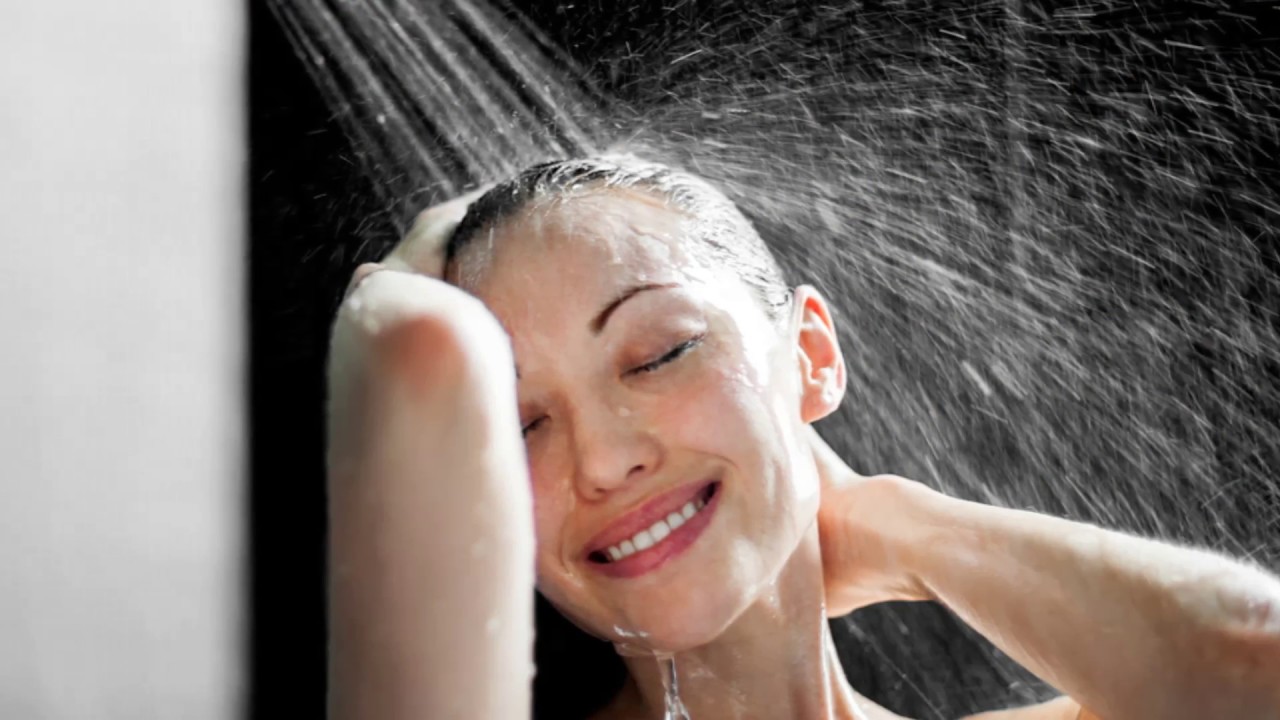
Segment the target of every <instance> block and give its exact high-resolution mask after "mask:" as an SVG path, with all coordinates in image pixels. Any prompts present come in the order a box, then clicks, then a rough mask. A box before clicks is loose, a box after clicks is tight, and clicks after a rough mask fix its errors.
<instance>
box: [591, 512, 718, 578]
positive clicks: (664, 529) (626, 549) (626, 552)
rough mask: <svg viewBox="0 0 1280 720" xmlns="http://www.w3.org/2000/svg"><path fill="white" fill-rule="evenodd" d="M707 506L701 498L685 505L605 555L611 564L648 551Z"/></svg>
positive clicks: (611, 548)
mask: <svg viewBox="0 0 1280 720" xmlns="http://www.w3.org/2000/svg"><path fill="white" fill-rule="evenodd" d="M706 506H707V502H706V501H705V500H703V499H702V498H700V497H699V498H696V499H694V500H690V501H689V502H687V503H685V504H684V507H682V508H680V509H679V510H677V511H675V512H673V513H671V514H669V515H667V516H666V517H665V518H663V519H662V520H659V521H658V522H656V523H654V524H653V525H650V526H649V527H648V528H646V529H644V530H641V531H640V532H638V533H636V534H635V536H633V537H632V538H631V539H630V540H623V541H622V542H621V543H619V544H617V545H613V546H611V547H609V548H608V549H607V550H605V554H606V555H608V556H609V561H610V562H617V561H619V560H621V559H623V558H625V557H628V556H630V555H634V554H635V553H637V552H639V551H641V550H648V549H649V548H651V547H653V546H654V545H656V544H658V543H660V542H662V541H663V540H665V539H666V537H667V536H668V535H670V534H671V532H672V531H673V530H675V529H676V528H678V527H680V526H681V525H684V524H685V522H687V521H688V520H689V518H691V517H693V516H694V514H696V513H697V512H698V511H699V510H701V509H702V508H704V507H706Z"/></svg>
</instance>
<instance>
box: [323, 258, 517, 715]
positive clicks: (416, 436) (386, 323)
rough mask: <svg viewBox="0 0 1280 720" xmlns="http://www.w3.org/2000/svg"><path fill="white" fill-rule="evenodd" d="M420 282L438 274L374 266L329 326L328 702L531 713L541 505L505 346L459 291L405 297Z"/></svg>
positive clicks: (399, 710) (362, 708)
mask: <svg viewBox="0 0 1280 720" xmlns="http://www.w3.org/2000/svg"><path fill="white" fill-rule="evenodd" d="M388 281H389V282H388ZM415 286H418V289H426V290H428V291H430V290H433V289H438V288H436V287H435V286H432V285H430V282H429V281H426V280H425V279H420V278H419V279H413V278H407V277H402V276H396V275H390V276H383V277H380V278H377V282H374V281H373V279H372V278H371V279H370V281H369V286H368V287H362V288H361V289H360V291H358V294H357V297H356V300H357V301H358V302H357V303H356V306H357V310H358V311H359V312H358V313H357V315H359V317H351V316H344V317H341V318H340V319H339V325H338V327H337V328H336V331H335V339H334V345H335V347H334V349H333V360H334V364H335V367H334V377H333V379H332V388H331V408H330V412H331V418H330V449H329V450H330V461H329V474H330V477H329V507H330V594H329V608H330V645H329V654H330V715H331V717H333V718H335V720H354V719H357V718H373V717H376V718H388V719H391V720H395V719H396V718H405V719H408V718H423V717H431V718H467V719H468V720H472V719H474V720H481V719H484V720H489V719H493V720H497V719H499V718H502V719H506V718H518V717H528V713H529V683H528V680H529V669H530V662H531V659H532V653H531V647H532V585H533V578H532V568H533V558H532V527H531V525H532V511H531V508H530V507H529V498H528V496H527V493H524V494H522V493H520V492H519V490H522V489H525V488H527V482H526V481H523V480H521V478H522V477H523V476H524V474H525V473H526V470H525V467H524V459H523V454H522V451H521V448H520V445H519V433H518V423H517V421H516V419H515V417H514V399H513V398H511V397H502V396H503V394H504V393H506V394H508V395H509V394H511V389H510V388H506V387H504V385H503V381H504V379H510V378H507V377H505V376H504V375H503V373H504V372H505V373H506V375H508V376H509V375H510V374H511V372H512V370H511V369H510V359H509V352H508V353H507V354H506V355H505V356H504V354H503V352H502V351H503V350H504V348H502V347H501V345H500V344H498V343H497V342H496V341H495V342H490V340H494V337H493V336H494V334H495V333H487V331H486V329H485V328H484V327H482V326H483V323H484V322H485V321H486V320H485V318H483V316H473V317H479V318H480V323H481V327H479V328H478V329H479V336H477V335H470V336H468V333H474V332H476V331H477V327H470V328H468V327H465V326H463V325H461V324H459V318H460V317H462V318H465V317H469V316H470V315H469V312H468V309H467V308H466V307H451V306H449V304H448V303H447V302H446V303H445V305H444V306H440V305H432V303H431V302H425V303H423V304H421V305H419V306H416V307H414V306H411V305H406V304H405V303H402V302H399V301H398V299H397V298H396V295H397V294H399V293H403V292H405V291H408V290H414V289H415ZM437 299H439V298H437ZM449 299H450V298H447V297H446V298H444V300H446V301H448V300H449ZM455 299H456V298H455ZM392 300H395V301H396V302H394V303H391V304H387V303H389V302H390V301H392ZM464 305H465V303H464ZM345 309H346V310H349V308H345ZM365 312H370V313H373V315H374V316H373V317H369V316H364V315H363V313H365ZM447 318H452V319H447ZM490 329H492V328H490ZM486 333H487V334H488V336H489V337H488V338H486V337H485V335H486ZM500 339H501V338H498V340H500ZM490 353H492V355H491V354H490ZM495 356H496V357H495ZM504 357H505V358H506V360H505V362H504V361H503V358H504ZM486 363H488V364H491V365H493V366H494V367H492V368H490V370H491V372H489V373H488V374H487V377H481V376H479V375H485V373H484V372H483V368H484V367H485V366H486ZM478 370H479V371H480V372H478ZM503 400H505V401H506V404H503V402H502V401H503ZM507 405H509V406H510V407H509V408H508V407H507Z"/></svg>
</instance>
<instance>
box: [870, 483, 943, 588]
mask: <svg viewBox="0 0 1280 720" xmlns="http://www.w3.org/2000/svg"><path fill="white" fill-rule="evenodd" d="M877 480H879V481H881V482H883V483H884V485H885V487H884V489H883V490H882V492H884V493H885V494H886V495H887V496H888V497H889V498H891V500H890V503H886V512H881V513H876V514H875V515H874V517H873V521H874V522H876V523H877V525H878V532H879V534H880V535H881V537H883V538H884V542H885V545H886V552H887V556H888V557H889V558H891V562H890V563H889V565H890V567H892V568H893V569H894V575H893V583H894V586H895V589H896V592H895V595H896V599H898V600H914V601H934V602H937V601H939V597H938V594H937V592H936V590H935V587H936V585H935V583H934V582H933V579H934V575H935V574H936V572H935V568H936V567H937V563H938V561H939V560H943V558H944V556H945V555H946V554H947V553H948V552H949V551H950V549H951V548H952V547H954V545H955V544H956V543H957V542H959V541H960V539H961V536H962V534H963V532H962V530H961V527H960V524H959V523H960V521H961V518H962V515H963V513H962V510H963V508H962V507H960V506H961V505H963V503H961V501H959V500H956V499H955V498H952V497H949V496H947V495H945V494H943V493H941V492H938V491H936V490H934V489H932V488H930V487H928V486H927V485H924V484H922V483H919V482H916V481H914V480H908V479H906V478H902V477H896V476H882V477H881V478H877ZM943 561H944V562H945V560H943Z"/></svg>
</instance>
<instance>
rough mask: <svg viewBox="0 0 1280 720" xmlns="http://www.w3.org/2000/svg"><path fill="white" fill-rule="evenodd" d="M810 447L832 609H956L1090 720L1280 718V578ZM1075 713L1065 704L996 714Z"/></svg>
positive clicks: (814, 439)
mask: <svg viewBox="0 0 1280 720" xmlns="http://www.w3.org/2000/svg"><path fill="white" fill-rule="evenodd" d="M810 445H811V447H812V450H813V453H814V459H815V461H816V462H817V466H818V468H819V474H820V476H821V479H822V503H821V506H820V508H819V510H818V528H819V534H820V536H821V543H822V561H823V579H824V581H825V584H826V598H827V613H828V615H832V616H835V615H841V614H844V613H847V612H850V611H852V610H855V609H857V608H859V607H862V606H865V605H869V604H872V603H875V602H880V601H885V600H934V601H937V602H940V603H942V604H944V605H946V606H947V607H948V608H949V609H950V610H951V611H952V612H954V613H956V614H957V615H958V616H959V617H960V618H961V619H963V620H964V621H965V622H967V623H968V624H969V625H970V626H971V627H972V628H973V629H974V630H977V631H978V632H979V633H981V634H982V635H983V636H984V637H986V638H987V639H988V640H990V641H991V642H992V643H994V644H995V645H996V646H997V647H999V648H1000V649H1001V650H1003V651H1004V652H1005V653H1007V654H1008V655H1009V656H1010V657H1012V658H1013V659H1014V660H1016V661H1018V662H1020V663H1022V665H1023V666H1025V667H1026V668H1027V669H1028V670H1030V671H1031V672H1033V673H1035V674H1036V675H1038V676H1039V677H1040V678H1042V679H1043V680H1045V681H1046V682H1048V683H1049V684H1051V685H1053V686H1054V687H1056V688H1058V689H1059V690H1061V691H1063V692H1064V693H1066V694H1067V695H1069V696H1070V697H1071V698H1072V699H1073V700H1074V702H1075V705H1076V706H1078V707H1085V708H1088V709H1089V711H1088V712H1082V713H1080V717H1081V718H1088V717H1094V715H1091V714H1090V712H1092V713H1096V716H1097V717H1103V718H1160V720H1172V719H1173V718H1187V719H1188V720H1190V719H1191V718H1196V719H1199V718H1275V717H1280V684H1277V682H1276V678H1277V677H1278V676H1280V675H1278V674H1277V673H1280V622H1278V621H1277V618H1280V578H1276V577H1275V576H1274V575H1271V574H1269V573H1267V572H1266V571H1264V570H1262V569H1260V568H1257V567H1254V566H1251V565H1249V564H1247V563H1242V562H1239V561H1236V560H1233V559H1231V558H1228V557H1225V556H1222V555H1219V554H1216V553H1212V552H1206V551H1203V550H1197V549H1191V548H1184V547H1178V546H1175V545H1170V544H1166V543H1161V542H1156V541H1153V540H1148V539H1144V538H1138V537H1133V536H1130V535H1125V534H1123V533H1119V532H1113V531H1110V530H1105V529H1103V528H1099V527H1094V526H1091V525H1086V524H1083V523H1077V522H1071V521H1068V520H1063V519H1061V518H1055V517H1050V516H1047V515H1040V514H1037V513H1032V512H1026V511H1022V510H1013V509H1008V508H1000V507H992V506H989V505H983V504H979V503H974V502H966V501H963V500H959V499H956V498H951V497H948V496H946V495H944V494H942V493H939V492H936V491H934V490H931V489H929V488H927V487H925V486H924V485H922V484H920V483H916V482H912V481H910V480H906V479H904V478H899V477H894V476H889V475H881V476H876V477H862V476H860V475H858V474H857V473H854V472H853V471H852V470H850V469H849V468H848V467H847V466H845V465H844V463H843V462H841V460H840V458H839V457H838V456H837V455H836V454H835V453H834V452H833V451H832V450H831V448H829V447H827V445H826V443H824V442H823V441H822V438H820V437H818V435H817V433H816V432H812V434H811V437H810ZM1072 710H1073V706H1072V704H1071V703H1068V702H1067V701H1061V702H1060V703H1059V704H1058V705H1056V706H1052V707H1049V706H1046V707H1042V708H1040V709H1038V710H1036V709H1027V710H1025V711H1020V712H1018V713H1016V714H1015V713H1012V712H1010V713H1006V714H1003V715H992V716H990V717H993V718H994V717H1002V718H1010V719H1011V720H1012V718H1015V717H1017V718H1024V717H1025V718H1032V717H1035V718H1043V717H1046V715H1045V713H1049V714H1048V717H1055V714H1054V713H1067V714H1068V715H1069V714H1070V713H1071V712H1072ZM1056 716H1060V715H1056Z"/></svg>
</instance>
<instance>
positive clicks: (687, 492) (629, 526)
mask: <svg viewBox="0 0 1280 720" xmlns="http://www.w3.org/2000/svg"><path fill="white" fill-rule="evenodd" d="M714 482H715V480H714V479H713V478H707V479H705V480H701V481H699V482H693V483H687V484H685V485H681V486H679V487H676V488H672V489H671V490H666V491H664V492H661V493H659V494H657V495H655V496H653V497H651V498H649V499H648V500H646V501H644V502H643V503H642V504H641V505H640V506H639V507H636V508H635V509H633V510H629V511H627V512H625V513H623V514H622V515H621V516H620V517H618V518H617V519H615V520H614V521H613V522H611V523H609V525H608V527H606V528H605V529H604V530H601V531H600V532H599V533H597V534H596V535H595V536H594V537H592V538H591V539H590V540H589V541H587V543H586V548H585V549H584V551H583V556H584V557H585V556H588V555H590V554H591V553H593V552H597V551H604V550H606V549H608V548H609V547H610V546H612V545H616V544H618V543H620V542H622V541H623V540H627V539H630V538H631V537H632V536H633V535H635V534H636V533H638V532H640V531H641V530H645V529H648V528H649V527H650V526H652V525H653V524H654V523H656V522H658V521H659V520H664V519H666V517H667V516H668V515H670V514H671V513H673V512H676V511H677V510H679V509H680V508H682V507H684V505H685V503H687V502H690V501H692V500H694V499H695V498H697V497H698V495H699V494H700V493H701V492H702V491H703V490H705V489H706V488H707V487H708V486H710V485H711V484H712V483H714Z"/></svg>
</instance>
